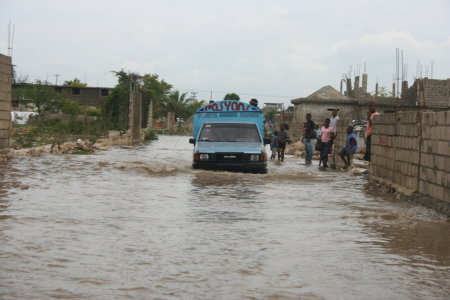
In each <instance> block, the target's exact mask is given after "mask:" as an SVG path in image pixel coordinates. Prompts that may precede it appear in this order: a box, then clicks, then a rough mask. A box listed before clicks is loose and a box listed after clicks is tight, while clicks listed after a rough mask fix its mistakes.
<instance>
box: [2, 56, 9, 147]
mask: <svg viewBox="0 0 450 300" xmlns="http://www.w3.org/2000/svg"><path fill="white" fill-rule="evenodd" d="M11 85H12V66H11V57H9V56H6V55H3V54H0V151H2V150H4V149H7V148H9V139H10V135H11Z"/></svg>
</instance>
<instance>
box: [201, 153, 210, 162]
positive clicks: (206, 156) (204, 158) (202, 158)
mask: <svg viewBox="0 0 450 300" xmlns="http://www.w3.org/2000/svg"><path fill="white" fill-rule="evenodd" d="M208 159H209V155H208V154H205V153H202V154H200V160H208Z"/></svg>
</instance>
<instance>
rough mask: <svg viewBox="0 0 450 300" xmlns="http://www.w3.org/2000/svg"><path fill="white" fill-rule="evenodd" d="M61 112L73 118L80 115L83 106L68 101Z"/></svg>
mask: <svg viewBox="0 0 450 300" xmlns="http://www.w3.org/2000/svg"><path fill="white" fill-rule="evenodd" d="M61 111H62V112H63V114H67V115H72V116H75V115H80V114H81V112H82V110H81V106H80V105H79V104H78V102H76V101H73V100H68V99H66V100H64V101H63V103H62V106H61Z"/></svg>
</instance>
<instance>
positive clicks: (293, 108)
mask: <svg viewBox="0 0 450 300" xmlns="http://www.w3.org/2000/svg"><path fill="white" fill-rule="evenodd" d="M287 111H295V107H294V105H289V106H288V108H287Z"/></svg>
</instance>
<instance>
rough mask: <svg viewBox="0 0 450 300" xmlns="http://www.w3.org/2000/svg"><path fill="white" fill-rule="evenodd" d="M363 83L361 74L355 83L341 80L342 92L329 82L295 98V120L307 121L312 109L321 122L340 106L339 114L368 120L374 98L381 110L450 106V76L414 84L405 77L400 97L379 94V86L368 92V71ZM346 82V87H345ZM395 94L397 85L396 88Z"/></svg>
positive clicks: (445, 107) (409, 109)
mask: <svg viewBox="0 0 450 300" xmlns="http://www.w3.org/2000/svg"><path fill="white" fill-rule="evenodd" d="M362 78H363V81H362V86H360V85H359V76H357V77H356V78H355V81H354V86H353V87H352V82H351V81H350V80H349V79H347V80H342V81H341V92H339V91H337V90H336V89H334V88H333V87H331V86H325V87H323V88H321V89H319V90H317V91H316V92H314V93H312V94H311V95H309V96H307V97H304V98H297V99H293V100H291V103H292V104H294V107H295V113H294V123H298V124H303V122H305V120H306V114H307V113H311V114H312V116H313V120H314V121H315V122H316V123H318V124H321V123H323V121H324V120H325V119H326V118H329V117H330V116H331V110H333V109H338V110H339V116H340V117H341V118H342V117H345V118H349V119H350V120H366V119H367V106H368V104H369V103H370V102H374V103H375V104H376V105H377V110H378V111H379V112H380V113H384V114H387V113H394V112H398V111H418V110H420V111H424V110H428V111H440V110H448V109H450V79H446V80H437V79H428V78H424V79H418V80H416V81H415V82H414V84H413V85H412V86H411V87H408V82H406V81H404V82H403V83H402V87H401V93H400V95H401V96H400V97H398V98H397V97H379V96H378V95H377V88H376V89H375V95H371V94H369V93H367V79H368V76H367V74H363V77H362ZM343 85H345V87H346V91H344V92H343V91H342V87H343ZM392 92H393V94H395V86H394V88H393V91H392Z"/></svg>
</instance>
